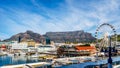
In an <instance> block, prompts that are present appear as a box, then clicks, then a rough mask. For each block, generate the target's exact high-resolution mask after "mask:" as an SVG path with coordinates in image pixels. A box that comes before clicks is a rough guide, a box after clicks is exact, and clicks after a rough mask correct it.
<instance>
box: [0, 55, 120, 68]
mask: <svg viewBox="0 0 120 68" xmlns="http://www.w3.org/2000/svg"><path fill="white" fill-rule="evenodd" d="M112 59H113V66H114V65H116V64H120V57H113V58H112ZM35 62H43V61H42V60H38V59H37V58H31V57H28V56H16V57H15V56H0V67H1V66H7V65H17V64H27V63H35ZM47 62H51V61H47ZM101 64H107V59H105V60H98V61H96V62H84V63H79V64H70V65H65V66H61V67H57V68H87V66H89V67H90V66H94V65H101Z"/></svg>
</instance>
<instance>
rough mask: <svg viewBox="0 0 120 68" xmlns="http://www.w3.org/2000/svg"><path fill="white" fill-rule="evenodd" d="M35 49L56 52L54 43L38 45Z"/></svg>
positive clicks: (43, 51) (42, 51)
mask: <svg viewBox="0 0 120 68" xmlns="http://www.w3.org/2000/svg"><path fill="white" fill-rule="evenodd" d="M37 50H38V52H39V53H48V54H56V51H57V49H56V47H55V46H54V45H38V47H37Z"/></svg>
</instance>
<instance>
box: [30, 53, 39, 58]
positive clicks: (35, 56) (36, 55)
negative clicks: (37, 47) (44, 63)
mask: <svg viewBox="0 0 120 68" xmlns="http://www.w3.org/2000/svg"><path fill="white" fill-rule="evenodd" d="M30 57H32V58H38V57H39V55H38V53H36V54H34V55H31V56H30Z"/></svg>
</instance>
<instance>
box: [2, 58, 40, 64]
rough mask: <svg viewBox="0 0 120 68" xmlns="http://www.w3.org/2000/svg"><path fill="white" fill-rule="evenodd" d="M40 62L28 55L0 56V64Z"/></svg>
mask: <svg viewBox="0 0 120 68" xmlns="http://www.w3.org/2000/svg"><path fill="white" fill-rule="evenodd" d="M33 62H41V61H40V60H38V58H31V57H29V56H0V66H5V65H13V64H25V63H33Z"/></svg>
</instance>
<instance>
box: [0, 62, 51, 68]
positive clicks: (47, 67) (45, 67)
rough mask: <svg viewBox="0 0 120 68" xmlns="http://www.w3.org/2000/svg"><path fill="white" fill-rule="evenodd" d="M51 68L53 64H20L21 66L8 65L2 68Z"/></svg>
mask: <svg viewBox="0 0 120 68" xmlns="http://www.w3.org/2000/svg"><path fill="white" fill-rule="evenodd" d="M36 67H42V68H51V64H50V63H48V62H38V63H27V64H19V65H8V66H2V67H1V68H36Z"/></svg>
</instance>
